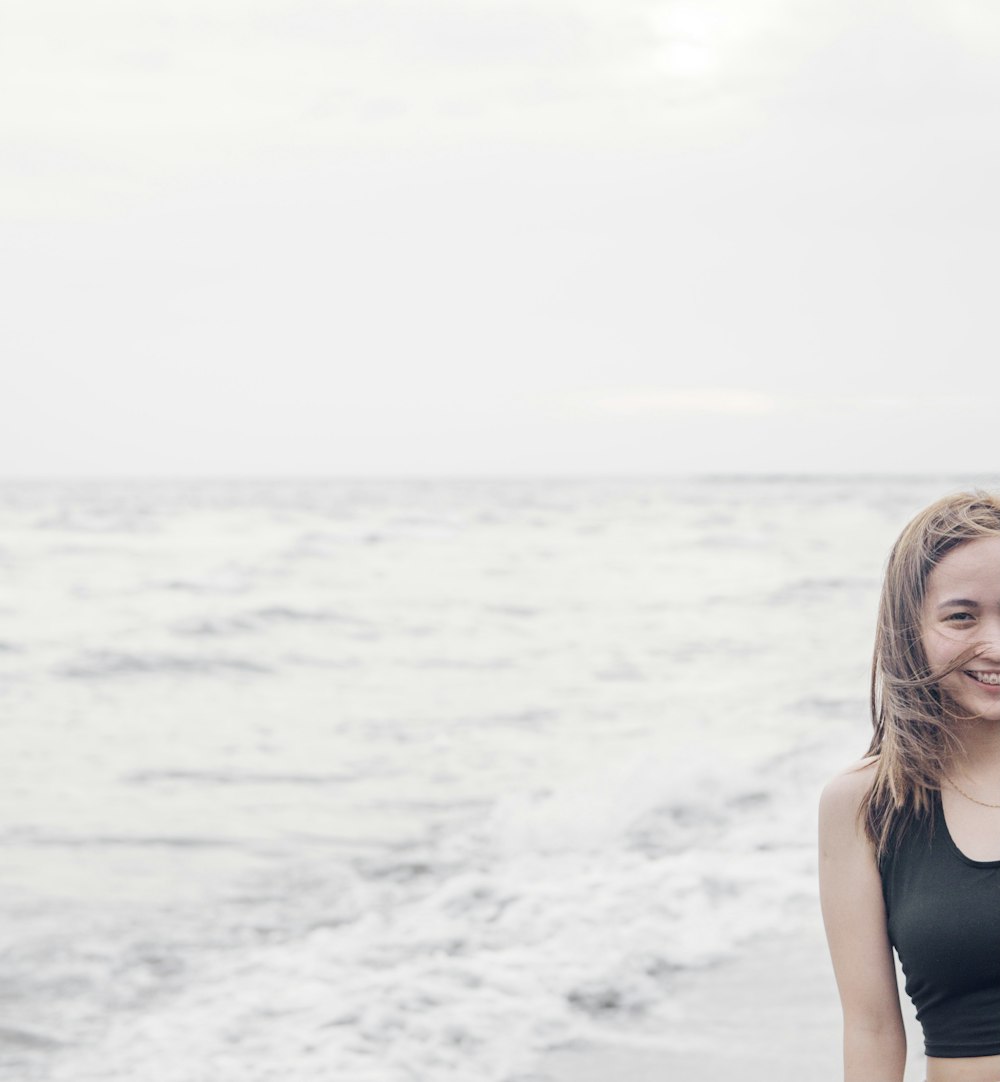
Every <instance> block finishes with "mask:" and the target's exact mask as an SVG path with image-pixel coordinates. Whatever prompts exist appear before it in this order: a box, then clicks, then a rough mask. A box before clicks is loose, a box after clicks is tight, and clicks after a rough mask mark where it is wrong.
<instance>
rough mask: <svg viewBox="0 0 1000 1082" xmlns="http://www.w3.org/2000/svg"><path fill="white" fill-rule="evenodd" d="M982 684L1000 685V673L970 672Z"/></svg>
mask: <svg viewBox="0 0 1000 1082" xmlns="http://www.w3.org/2000/svg"><path fill="white" fill-rule="evenodd" d="M969 676H974V677H975V678H976V679H977V680H978V681H979V682H980V684H1000V672H970V673H969Z"/></svg>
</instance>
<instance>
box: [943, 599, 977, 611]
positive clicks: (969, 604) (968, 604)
mask: <svg viewBox="0 0 1000 1082" xmlns="http://www.w3.org/2000/svg"><path fill="white" fill-rule="evenodd" d="M953 605H961V606H962V608H964V609H978V608H979V602H978V601H970V600H969V599H968V598H967V597H953V598H952V599H951V600H950V601H942V602H941V604H940V605H938V608H939V609H948V608H951V607H952V606H953Z"/></svg>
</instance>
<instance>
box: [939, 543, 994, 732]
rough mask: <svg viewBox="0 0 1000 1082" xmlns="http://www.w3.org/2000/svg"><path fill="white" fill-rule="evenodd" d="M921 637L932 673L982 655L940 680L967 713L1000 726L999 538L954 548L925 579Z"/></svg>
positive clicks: (944, 689)
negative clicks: (973, 649) (964, 656)
mask: <svg viewBox="0 0 1000 1082" xmlns="http://www.w3.org/2000/svg"><path fill="white" fill-rule="evenodd" d="M921 638H922V641H923V646H924V652H925V654H926V655H927V661H928V663H929V664H930V666H931V669H932V670H935V669H939V668H941V667H943V666H945V665H947V664H948V662H950V661H951V660H952V659H953V658H955V657H957V656H958V655H959V654H961V653H962V652H963V651H964V650H967V649H968V648H969V647H970V646H974V645H979V646H980V647H981V648H982V652H981V653H980V654H979V656H978V657H974V658H973V659H972V660H971V661H969V662H967V663H966V665H965V668H964V669H956V670H955V672H953V673H950V674H949V675H948V676H946V677H945V678H944V679H943V680H942V681H941V688H942V690H943V691H947V692H948V693H949V694H950V696H951V697H952V699H954V701H955V702H956V704H957V705H958V707H959V708H960V709H961V710H962V711H963V712H968V713H970V714H976V715H979V716H981V717H984V718H988V719H990V720H993V721H998V722H1000V537H982V538H979V539H978V540H976V541H966V542H964V543H963V544H961V545H959V546H958V547H957V548H953V549H952V550H951V551H950V552H949V553H948V554H947V555H946V556H945V557H944V558H943V559H942V560H941V562H940V563H939V564H938V565H937V566H936V567H935V568H934V569H933V570H932V571H931V573H930V575H929V576H928V577H927V591H926V594H925V596H924V603H923V608H922V611H921Z"/></svg>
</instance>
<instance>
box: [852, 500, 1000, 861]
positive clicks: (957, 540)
mask: <svg viewBox="0 0 1000 1082" xmlns="http://www.w3.org/2000/svg"><path fill="white" fill-rule="evenodd" d="M998 535H1000V497H997V496H994V495H991V494H990V493H988V492H978V491H977V492H960V493H957V494H956V495H954V496H945V497H944V498H943V499H941V500H938V501H937V502H936V503H933V504H931V505H930V507H928V508H926V509H925V510H923V511H921V512H920V514H919V515H917V516H916V518H914V519H913V520H912V521H911V522H910V523H909V524H908V525H907V526H906V528H905V529H904V530H903V532H902V533H901V534H900V535H899V538H898V540H897V541H896V543H895V545H893V547H892V551H891V552H890V554H889V560H888V562H887V564H886V569H885V580H884V582H883V584H882V597H881V600H880V602H879V613H878V626H877V628H876V632H875V651H874V654H873V656H872V674H871V715H872V726H873V728H874V733H873V734H872V740H871V744H870V745H869V748H868V752H867V754H868V755H869V756H874V757H875V779H874V782H873V784H872V787H871V789H870V791H869V793H868V796H867V798H866V799H865V800H864V801H863V802H862V805H861V809H860V811H859V818H860V821H861V823H862V826H863V828H864V832H865V834H866V835H867V837H868V838H869V840H870V841H871V842H872V844H873V845H874V846H875V849H876V853H877V854H878V857H879V858H880V859H881V857H882V856H883V855H884V854H885V853H886V851H887V849H888V847H889V844H890V838H892V837H893V836H894V835H895V836H897V837H898V836H899V834H900V833H901V832H902V830H905V828H906V827H907V826H909V824H910V823H911V822H912V821H913V820H914V819H915V818H917V817H923V816H925V815H931V814H932V808H933V803H932V794H933V792H934V790H937V789H940V787H941V778H942V776H943V774H944V773H945V771H946V769H947V765H948V762H949V760H950V758H951V757H952V756H953V755H954V754H955V753H956V752H957V751H958V750H959V742H958V737H957V735H956V732H955V726H954V724H953V723H954V722H956V721H960V720H963V715H962V714H960V712H959V711H958V710H957V708H956V707H955V705H954V704H953V703H952V702H951V701H950V700H949V698H948V696H946V695H943V694H942V692H941V689H940V687H939V686H938V682H939V681H940V680H941V679H943V678H944V677H945V676H947V675H948V674H949V673H952V672H955V670H956V669H960V668H962V667H963V666H964V665H966V664H967V663H968V662H969V660H970V659H971V658H973V657H975V656H976V654H977V653H978V652H979V648H978V647H976V646H975V645H973V646H971V647H970V648H969V649H968V650H966V651H965V652H964V653H962V654H960V655H959V656H958V657H956V658H954V659H953V660H952V661H951V662H950V663H949V664H948V665H947V666H946V667H945V668H943V669H940V670H938V671H937V672H931V670H930V666H929V665H928V662H927V657H926V655H925V653H924V647H923V642H922V639H921V616H922V608H923V602H924V595H925V592H926V588H927V578H928V576H929V575H930V573H931V571H932V570H933V568H934V567H935V566H936V565H937V564H938V563H940V561H941V559H942V558H943V557H944V556H945V555H946V554H947V553H948V552H950V551H951V550H952V549H954V548H956V547H957V546H958V545H962V544H964V543H965V542H967V541H974V540H976V539H977V538H980V537H995V536H998ZM964 720H969V719H968V717H967V716H965V717H964ZM932 825H933V824H932Z"/></svg>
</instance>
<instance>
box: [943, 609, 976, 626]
mask: <svg viewBox="0 0 1000 1082" xmlns="http://www.w3.org/2000/svg"><path fill="white" fill-rule="evenodd" d="M970 620H975V616H973V615H972V613H971V612H953V613H951V615H950V616H948V617H947V618H946V622H947V623H953V624H965V623H968V622H969V621H970Z"/></svg>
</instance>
